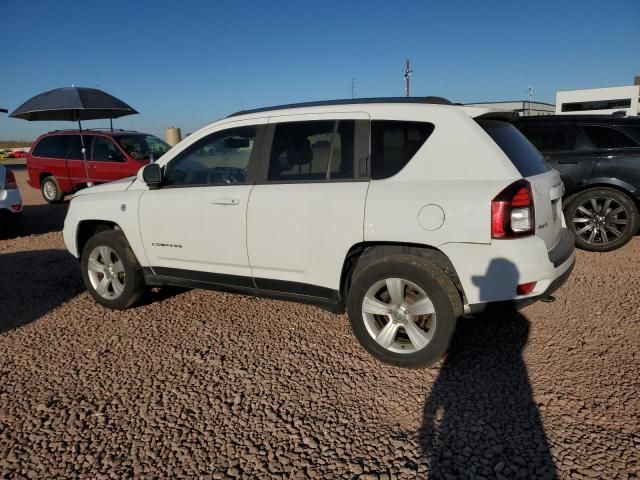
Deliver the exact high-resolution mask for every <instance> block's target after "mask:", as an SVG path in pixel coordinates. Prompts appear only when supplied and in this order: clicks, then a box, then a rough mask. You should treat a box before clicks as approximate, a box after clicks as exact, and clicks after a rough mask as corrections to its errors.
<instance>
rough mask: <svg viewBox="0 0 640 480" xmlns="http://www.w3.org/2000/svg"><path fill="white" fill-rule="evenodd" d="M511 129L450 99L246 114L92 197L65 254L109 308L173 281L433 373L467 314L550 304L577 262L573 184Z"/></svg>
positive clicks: (79, 201)
mask: <svg viewBox="0 0 640 480" xmlns="http://www.w3.org/2000/svg"><path fill="white" fill-rule="evenodd" d="M507 117H509V115H508V114H504V113H499V112H495V111H491V110H490V109H486V108H475V107H463V106H455V105H452V104H451V103H450V102H448V101H447V100H444V99H441V98H438V97H427V98H422V99H415V98H412V99H405V98H400V99H398V98H391V99H364V100H349V101H342V100H339V101H333V102H316V103H308V104H297V105H285V106H282V107H272V108H265V109H258V110H253V111H244V112H239V113H237V114H234V115H231V116H229V117H227V118H224V119H222V120H220V121H218V122H215V123H212V124H211V125H208V126H206V127H204V128H202V129H201V130H199V131H198V132H196V133H194V134H192V135H191V136H189V137H188V139H186V140H185V141H182V142H180V143H179V144H178V145H177V146H176V147H174V148H173V149H171V150H170V151H169V152H168V153H166V154H165V155H164V156H163V157H162V159H161V160H160V161H158V162H157V163H155V164H150V165H147V166H145V167H144V168H143V169H142V170H141V171H140V172H139V173H138V175H137V177H136V178H129V179H124V180H120V181H117V182H113V183H109V184H105V185H101V186H98V187H94V188H89V189H86V190H82V191H80V192H78V193H77V194H76V196H75V197H74V198H73V200H72V201H71V205H70V208H69V212H68V215H67V218H66V221H65V227H64V240H65V244H66V246H67V249H68V250H69V251H70V252H71V253H72V254H73V255H74V256H76V257H77V258H79V259H80V265H81V269H82V275H83V278H84V281H85V284H86V287H87V289H88V291H89V293H90V294H91V295H92V296H93V297H94V298H95V300H96V301H97V302H98V303H100V304H102V305H104V306H106V307H108V308H114V309H123V308H127V307H130V306H132V305H134V304H135V303H136V301H137V300H138V299H139V298H140V296H141V295H142V294H143V292H144V290H145V288H146V287H150V286H162V285H178V286H188V287H197V288H211V289H216V290H224V291H231V292H238V293H243V294H248V295H258V296H264V297H270V298H279V299H285V300H292V301H297V302H303V303H308V304H312V305H317V306H320V307H324V308H326V309H329V310H331V311H333V312H338V313H341V312H344V311H345V310H346V311H347V312H348V314H349V318H350V322H351V326H352V329H353V332H354V334H355V336H356V337H357V339H358V340H359V341H360V343H361V344H362V346H363V347H364V348H365V349H367V350H368V351H369V352H370V353H372V354H373V355H374V356H375V357H376V358H378V359H380V360H381V361H383V362H387V363H390V364H393V365H398V366H403V367H421V366H425V365H429V364H431V363H433V362H435V361H437V360H438V359H440V358H441V357H442V356H443V355H444V354H445V352H446V350H447V348H448V345H449V341H450V339H451V335H452V334H453V331H454V329H455V325H456V320H457V319H458V318H459V317H460V316H461V315H463V313H464V312H465V311H467V312H469V311H470V312H474V311H478V310H482V309H483V308H485V307H486V305H487V304H488V303H492V302H505V301H507V302H514V303H524V302H531V301H533V300H535V299H540V298H544V297H548V296H549V295H550V293H551V292H553V291H554V290H555V289H557V288H558V287H559V286H560V285H561V284H562V283H563V282H564V281H565V280H566V279H567V277H568V276H569V274H570V273H571V270H572V268H573V265H574V252H573V249H574V245H573V237H572V236H571V233H570V232H569V231H568V230H567V228H566V226H565V224H564V219H563V215H562V205H561V198H562V193H563V185H562V182H561V181H560V176H559V175H558V173H557V172H556V171H555V170H551V169H550V168H549V167H548V166H547V165H546V163H545V162H544V161H543V159H542V157H541V155H540V153H539V152H538V151H537V150H536V149H535V148H534V147H533V146H532V145H531V144H530V143H529V142H528V141H527V140H526V139H525V137H524V136H522V134H520V133H519V131H518V130H517V129H516V128H514V127H513V126H512V125H511V124H510V123H508V121H505V118H507ZM274 321H275V322H278V321H281V320H280V319H277V318H276V319H274ZM487 348H491V347H490V346H487Z"/></svg>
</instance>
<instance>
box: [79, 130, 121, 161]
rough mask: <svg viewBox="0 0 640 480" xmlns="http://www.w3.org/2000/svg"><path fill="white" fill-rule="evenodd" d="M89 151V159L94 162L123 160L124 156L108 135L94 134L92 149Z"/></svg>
mask: <svg viewBox="0 0 640 480" xmlns="http://www.w3.org/2000/svg"><path fill="white" fill-rule="evenodd" d="M87 151H91V160H93V161H94V162H124V161H125V158H124V155H122V152H120V150H118V147H116V145H115V143H113V141H112V140H111V139H110V138H108V137H101V136H96V137H94V139H93V149H91V150H87Z"/></svg>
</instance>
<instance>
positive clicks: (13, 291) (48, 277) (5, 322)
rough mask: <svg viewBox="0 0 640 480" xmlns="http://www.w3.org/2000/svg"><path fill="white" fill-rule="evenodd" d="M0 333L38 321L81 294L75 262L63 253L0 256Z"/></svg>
mask: <svg viewBox="0 0 640 480" xmlns="http://www.w3.org/2000/svg"><path fill="white" fill-rule="evenodd" d="M0 272H1V275H0V332H5V331H8V330H12V329H15V328H19V327H22V326H23V325H26V324H28V323H31V322H34V321H36V320H38V319H39V318H40V317H42V316H43V315H45V314H46V313H48V312H50V311H51V310H53V309H54V308H56V307H58V306H59V305H61V304H63V303H64V302H66V301H68V300H70V299H72V298H73V297H75V296H76V295H78V294H79V293H81V292H82V291H83V290H84V286H83V284H82V279H81V277H80V269H79V268H78V262H77V261H76V260H75V259H74V258H73V257H72V256H71V255H69V253H67V252H66V251H64V250H33V251H27V252H16V253H5V254H2V255H0Z"/></svg>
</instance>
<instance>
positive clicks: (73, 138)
mask: <svg viewBox="0 0 640 480" xmlns="http://www.w3.org/2000/svg"><path fill="white" fill-rule="evenodd" d="M92 138H93V135H82V139H80V135H65V142H66V144H67V156H66V158H67V159H69V160H84V156H83V155H82V142H84V148H85V152H86V153H87V160H89V157H90V155H91V140H92Z"/></svg>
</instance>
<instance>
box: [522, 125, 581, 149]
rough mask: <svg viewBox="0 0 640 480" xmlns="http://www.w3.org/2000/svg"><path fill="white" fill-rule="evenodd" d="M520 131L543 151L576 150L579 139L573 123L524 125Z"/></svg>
mask: <svg viewBox="0 0 640 480" xmlns="http://www.w3.org/2000/svg"><path fill="white" fill-rule="evenodd" d="M520 131H521V132H522V133H523V134H524V136H525V137H527V138H528V139H529V141H530V142H531V143H533V144H534V145H535V146H536V148H537V149H538V150H540V151H541V152H548V151H558V150H575V148H576V141H577V140H578V133H577V131H576V129H575V127H574V126H573V125H522V126H521V127H520Z"/></svg>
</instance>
